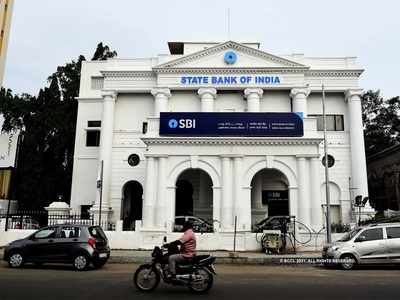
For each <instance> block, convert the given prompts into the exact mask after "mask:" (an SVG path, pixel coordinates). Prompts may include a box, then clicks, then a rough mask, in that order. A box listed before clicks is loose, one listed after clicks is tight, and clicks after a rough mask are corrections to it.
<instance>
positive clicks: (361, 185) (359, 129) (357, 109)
mask: <svg viewBox="0 0 400 300" xmlns="http://www.w3.org/2000/svg"><path fill="white" fill-rule="evenodd" d="M361 94H362V90H361V89H354V90H348V91H347V92H346V99H347V103H348V111H349V127H350V147H351V182H352V185H353V186H352V188H353V189H354V193H353V195H354V197H355V196H357V195H362V196H363V197H366V196H368V181H367V165H366V162H365V148H364V132H363V124H362V115H361Z"/></svg>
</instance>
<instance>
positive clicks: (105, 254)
mask: <svg viewBox="0 0 400 300" xmlns="http://www.w3.org/2000/svg"><path fill="white" fill-rule="evenodd" d="M99 257H100V258H104V257H107V253H100V254H99Z"/></svg>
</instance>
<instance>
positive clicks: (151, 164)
mask: <svg viewBox="0 0 400 300" xmlns="http://www.w3.org/2000/svg"><path fill="white" fill-rule="evenodd" d="M146 160H147V161H146V163H147V164H146V182H145V187H144V188H145V192H144V201H143V228H144V229H153V228H154V218H155V214H154V211H155V197H156V188H157V185H156V182H157V180H156V179H157V178H156V174H155V171H156V164H155V159H154V157H153V156H147V157H146Z"/></svg>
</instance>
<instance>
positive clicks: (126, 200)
mask: <svg viewBox="0 0 400 300" xmlns="http://www.w3.org/2000/svg"><path fill="white" fill-rule="evenodd" d="M142 209H143V187H142V185H141V184H140V183H139V182H137V181H135V180H132V181H128V182H127V183H125V184H124V187H123V188H122V203H121V220H122V221H123V230H135V221H136V220H141V219H142Z"/></svg>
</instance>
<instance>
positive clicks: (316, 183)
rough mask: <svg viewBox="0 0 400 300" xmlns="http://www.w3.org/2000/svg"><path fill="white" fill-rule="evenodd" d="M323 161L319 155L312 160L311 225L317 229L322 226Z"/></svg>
mask: <svg viewBox="0 0 400 300" xmlns="http://www.w3.org/2000/svg"><path fill="white" fill-rule="evenodd" d="M320 164H321V162H320V160H319V159H318V157H312V158H311V162H310V177H309V178H310V183H309V184H310V195H311V197H310V199H311V211H310V214H311V227H312V229H314V230H315V231H319V230H320V229H321V228H322V206H321V205H322V202H321V191H320V187H321V178H320V172H319V168H320V166H321V165H320Z"/></svg>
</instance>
